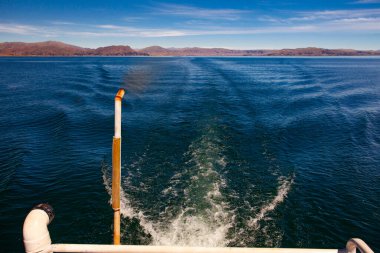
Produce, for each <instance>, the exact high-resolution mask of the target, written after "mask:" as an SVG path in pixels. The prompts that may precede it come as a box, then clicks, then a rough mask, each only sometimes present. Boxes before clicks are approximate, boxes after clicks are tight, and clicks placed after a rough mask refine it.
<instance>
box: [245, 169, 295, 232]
mask: <svg viewBox="0 0 380 253" xmlns="http://www.w3.org/2000/svg"><path fill="white" fill-rule="evenodd" d="M278 181H279V183H280V185H279V186H278V188H277V195H276V196H275V197H274V198H273V199H272V200H271V201H270V202H268V203H266V204H265V205H264V206H262V207H261V209H260V211H259V212H258V213H257V214H256V216H255V217H251V218H250V219H249V220H248V222H247V224H248V226H250V227H252V228H255V229H258V228H259V222H260V221H261V220H262V219H263V218H264V217H266V215H267V214H268V213H269V212H271V211H273V210H274V209H275V208H276V207H277V206H278V205H279V204H280V203H282V202H283V201H284V199H285V198H286V196H287V195H288V193H289V191H290V188H291V186H292V184H293V182H294V176H291V177H288V178H287V177H284V176H281V177H279V178H278Z"/></svg>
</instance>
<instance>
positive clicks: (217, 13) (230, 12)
mask: <svg viewBox="0 0 380 253" xmlns="http://www.w3.org/2000/svg"><path fill="white" fill-rule="evenodd" d="M250 12H251V11H247V10H239V9H207V8H199V7H194V6H189V5H181V4H160V5H158V6H157V7H155V8H153V13H154V14H165V15H176V16H186V17H191V18H198V19H215V20H217V19H224V20H230V21H233V20H238V19H241V17H242V15H244V14H247V13H250Z"/></svg>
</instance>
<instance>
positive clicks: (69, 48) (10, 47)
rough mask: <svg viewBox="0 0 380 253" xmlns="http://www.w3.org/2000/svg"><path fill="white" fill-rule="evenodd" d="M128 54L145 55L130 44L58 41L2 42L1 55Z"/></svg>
mask: <svg viewBox="0 0 380 253" xmlns="http://www.w3.org/2000/svg"><path fill="white" fill-rule="evenodd" d="M81 55H83V56H85V55H99V56H103V55H104V56H107V55H108V56H127V55H145V54H143V53H139V52H137V51H135V50H133V49H132V48H130V47H129V46H109V47H99V48H97V49H90V48H82V47H78V46H73V45H70V44H65V43H62V42H58V41H46V42H36V43H24V42H4V43H0V56H81Z"/></svg>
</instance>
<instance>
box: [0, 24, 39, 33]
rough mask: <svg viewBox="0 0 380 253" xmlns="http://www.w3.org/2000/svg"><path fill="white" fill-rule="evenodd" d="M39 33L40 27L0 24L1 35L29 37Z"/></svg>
mask: <svg viewBox="0 0 380 253" xmlns="http://www.w3.org/2000/svg"><path fill="white" fill-rule="evenodd" d="M36 32H38V27H35V26H30V25H20V24H0V33H13V34H21V35H28V34H34V33H36Z"/></svg>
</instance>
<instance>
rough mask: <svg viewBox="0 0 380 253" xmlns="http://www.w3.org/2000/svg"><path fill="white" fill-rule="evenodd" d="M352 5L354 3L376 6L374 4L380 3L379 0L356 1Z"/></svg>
mask: <svg viewBox="0 0 380 253" xmlns="http://www.w3.org/2000/svg"><path fill="white" fill-rule="evenodd" d="M354 3H356V4H376V3H380V0H358V1H356V2H354Z"/></svg>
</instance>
